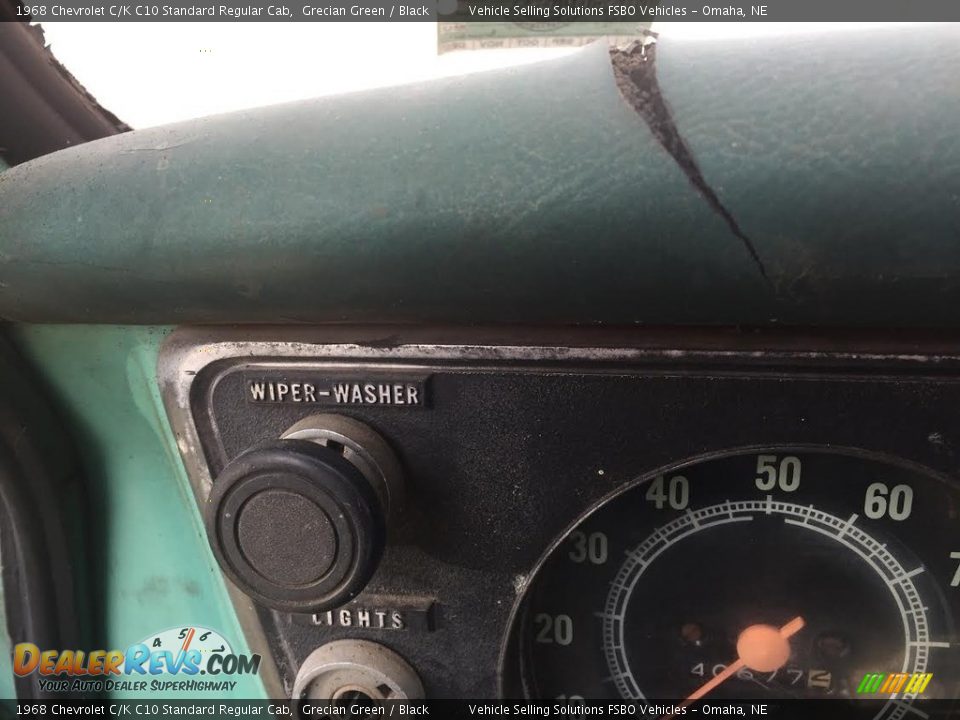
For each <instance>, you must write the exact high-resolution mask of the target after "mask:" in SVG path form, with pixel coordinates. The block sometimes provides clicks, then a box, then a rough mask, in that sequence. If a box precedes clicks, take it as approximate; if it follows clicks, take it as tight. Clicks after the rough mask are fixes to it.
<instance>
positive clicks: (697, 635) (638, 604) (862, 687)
mask: <svg viewBox="0 0 960 720" xmlns="http://www.w3.org/2000/svg"><path fill="white" fill-rule="evenodd" d="M958 506H960V502H958V491H957V489H956V488H955V487H954V486H953V485H952V484H951V483H949V482H948V481H947V480H945V479H943V478H940V477H938V476H935V475H934V474H932V473H929V472H926V471H925V470H924V469H922V468H918V467H916V466H912V465H909V464H907V463H901V462H896V461H893V460H890V459H886V458H882V459H881V458H877V457H875V456H867V455H865V454H861V453H857V452H853V451H848V452H836V451H824V450H819V449H810V448H804V449H764V450H758V451H752V452H749V453H739V454H736V455H728V456H723V457H714V458H711V459H707V460H704V461H701V462H697V463H694V464H691V465H687V466H683V467H679V468H677V469H674V470H672V471H670V472H665V473H663V474H660V475H657V476H655V477H651V478H647V479H645V480H643V481H642V482H638V483H637V484H635V485H633V486H631V487H630V488H628V489H627V490H625V491H623V492H621V493H620V494H618V495H616V496H615V497H613V498H611V499H609V500H607V501H606V502H605V503H603V504H602V505H601V506H600V507H598V508H597V509H595V510H594V511H593V512H591V513H590V514H589V515H587V516H586V517H585V518H584V519H583V520H582V521H581V522H580V523H579V524H578V525H577V526H576V527H575V528H574V529H572V530H571V531H570V532H569V533H568V534H567V535H566V536H565V537H564V538H563V540H562V541H560V542H559V543H558V544H557V545H556V546H555V547H554V549H553V550H552V551H551V553H550V554H549V555H548V557H547V558H546V559H545V560H544V561H543V563H542V565H541V566H540V568H539V570H538V571H537V573H536V574H535V576H534V578H533V579H532V581H531V583H530V585H529V587H528V590H527V593H526V596H525V598H524V601H523V605H522V607H521V611H520V612H519V613H518V620H517V627H516V628H515V632H518V633H519V634H520V635H519V642H518V643H517V644H516V646H517V647H518V648H519V649H520V652H521V654H522V659H521V667H522V672H523V675H524V684H525V688H526V691H527V692H528V694H529V695H531V696H533V697H544V698H570V697H585V698H626V699H636V700H644V699H647V700H650V699H657V700H661V699H662V700H666V699H673V700H684V699H690V698H698V697H705V698H709V699H723V698H727V699H747V698H766V699H786V698H861V697H862V698H869V699H871V700H877V699H884V700H888V701H889V702H887V703H885V704H884V705H883V709H882V710H881V711H880V712H879V714H877V715H876V717H878V718H887V717H894V716H896V717H899V716H900V715H902V713H903V712H904V711H905V708H906V707H907V706H908V705H909V703H911V702H912V701H913V700H914V699H915V698H916V697H918V696H922V697H941V698H942V697H956V695H957V689H958V688H957V680H958V673H957V670H958V659H957V642H958V641H957V637H956V627H955V621H956V618H957V613H958V611H960V532H958V529H960V528H958V519H957V510H958ZM871 676H873V677H874V679H870V678H871ZM877 677H879V678H880V679H879V680H877V679H876V678H877Z"/></svg>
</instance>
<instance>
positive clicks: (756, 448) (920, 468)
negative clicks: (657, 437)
mask: <svg viewBox="0 0 960 720" xmlns="http://www.w3.org/2000/svg"><path fill="white" fill-rule="evenodd" d="M758 453H769V454H779V455H784V454H792V453H817V454H821V455H843V456H846V457H851V458H861V459H864V460H870V461H873V462H878V463H884V464H887V465H892V466H895V467H898V468H900V469H903V470H907V471H910V472H914V473H918V474H922V475H925V476H927V477H929V478H930V479H934V480H937V481H939V482H941V483H944V484H946V485H947V486H949V487H952V488H955V489H960V482H957V481H955V480H953V479H952V478H951V477H949V476H948V475H946V474H945V473H942V472H939V471H937V470H934V469H933V468H931V467H929V466H927V465H924V464H923V463H919V462H915V461H912V460H907V459H905V458H902V457H900V456H897V455H895V454H892V453H884V452H879V451H875V450H866V449H864V448H858V447H852V446H846V445H843V446H838V445H825V444H818V443H796V442H794V443H789V442H785V443H763V444H751V445H745V446H741V447H735V448H729V449H725V450H718V451H712V452H707V453H702V454H700V455H696V456H694V457H692V458H687V459H685V460H680V461H678V462H674V463H669V464H667V465H663V466H661V467H658V468H656V469H654V470H651V471H649V472H645V473H643V474H641V475H639V476H638V477H636V478H634V479H633V480H630V481H628V482H626V483H624V484H623V485H621V486H620V487H619V488H617V489H615V490H613V491H611V492H609V493H607V494H606V495H605V496H604V497H602V498H601V499H600V500H598V501H596V502H594V503H592V504H591V506H590V507H589V508H588V509H587V510H585V511H584V512H582V513H581V514H580V515H578V516H577V517H576V519H575V520H574V521H573V522H572V523H570V524H569V525H567V527H566V528H565V529H564V530H563V532H562V533H561V534H560V535H559V536H558V537H557V538H555V539H554V541H553V542H551V543H550V545H549V546H548V547H547V549H546V550H545V551H544V552H543V553H542V554H541V556H540V558H539V559H538V560H537V562H536V564H535V565H534V567H533V569H532V570H531V571H530V573H529V574H528V575H527V576H526V578H525V579H524V584H523V590H522V592H520V593H518V594H517V598H516V601H515V602H514V604H513V607H512V608H511V610H510V615H509V619H508V621H507V632H506V633H505V634H504V638H503V643H502V645H501V650H500V661H499V664H498V680H499V692H500V696H501V697H508V696H509V695H508V694H507V691H508V690H509V689H510V688H508V685H507V683H508V682H510V680H511V679H512V680H513V681H514V682H515V683H516V687H517V688H519V689H520V690H522V692H523V697H524V698H526V699H532V698H533V697H534V696H533V695H532V694H531V693H530V688H529V669H528V668H526V667H525V664H526V663H527V662H528V659H527V657H526V653H525V652H523V648H522V646H521V645H520V642H521V641H520V638H521V636H523V634H524V632H525V629H526V623H527V614H526V613H525V612H524V606H525V604H526V602H527V597H528V595H529V593H530V590H531V588H532V587H533V586H534V583H535V581H536V578H537V575H538V574H539V573H540V572H541V570H542V569H543V567H544V565H545V564H546V563H547V561H548V560H549V559H550V558H551V557H552V556H553V554H554V553H555V552H556V551H557V550H558V549H559V548H560V547H561V546H562V545H563V544H564V543H565V542H566V541H567V540H568V539H569V537H570V534H571V533H572V532H574V531H575V530H576V529H577V528H579V527H580V526H581V524H582V523H584V522H586V521H587V520H588V519H589V518H590V517H591V516H592V515H593V514H595V513H597V512H600V511H601V510H602V509H603V508H604V507H606V506H607V505H608V504H610V503H612V502H614V501H616V500H617V499H618V498H620V497H622V496H623V495H625V494H627V493H629V492H631V491H632V490H634V489H635V488H637V487H639V486H640V485H643V484H644V483H647V482H650V481H651V480H654V479H655V478H657V477H658V476H660V475H666V474H669V473H673V472H676V471H679V470H684V469H686V468H690V467H693V466H697V465H701V464H706V463H709V462H712V461H715V460H723V459H725V458H732V457H741V456H744V455H752V454H758ZM511 655H512V656H513V657H511ZM511 662H513V663H516V669H515V670H514V671H513V674H514V675H516V677H515V678H510V677H509V675H510V674H511V672H510V670H508V667H509V664H510V663H511Z"/></svg>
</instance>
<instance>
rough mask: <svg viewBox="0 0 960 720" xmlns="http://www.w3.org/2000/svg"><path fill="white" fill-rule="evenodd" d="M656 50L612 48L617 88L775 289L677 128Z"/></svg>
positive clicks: (645, 46) (649, 46)
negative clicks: (660, 76)
mask: <svg viewBox="0 0 960 720" xmlns="http://www.w3.org/2000/svg"><path fill="white" fill-rule="evenodd" d="M656 48H657V46H656V43H648V44H643V43H642V42H635V43H632V44H631V45H630V46H629V47H627V48H624V49H617V48H611V50H610V61H611V63H612V64H613V70H614V75H615V77H616V81H617V87H618V88H619V89H620V93H621V95H623V97H624V99H625V100H626V101H627V102H628V103H629V104H630V106H631V107H632V108H633V109H634V110H636V112H637V114H638V115H640V117H641V118H643V120H644V122H646V123H647V126H648V127H649V128H650V131H651V132H652V133H653V136H654V137H655V138H656V139H657V142H659V143H660V145H661V146H663V149H664V150H666V151H667V152H668V153H669V154H670V157H672V158H673V159H674V161H675V162H676V163H677V165H679V166H680V169H681V170H682V171H683V173H684V174H685V175H686V176H687V179H688V180H689V181H690V184H691V185H693V186H694V187H695V188H696V189H697V191H698V192H699V193H700V195H702V196H703V198H704V199H705V200H706V201H707V204H708V205H710V208H711V209H712V210H713V211H714V212H715V213H717V214H718V215H719V216H720V217H722V218H723V220H724V221H725V222H726V223H727V227H729V228H730V231H731V232H732V233H733V234H734V235H735V236H736V237H737V238H739V239H740V241H741V242H742V243H743V246H744V247H745V248H746V250H747V252H748V253H750V257H751V258H752V259H753V262H754V264H755V265H756V266H757V269H758V270H759V271H760V274H761V275H762V276H763V279H764V281H765V282H766V283H767V284H768V285H770V286H771V287H772V283H771V281H770V277H769V276H768V275H767V269H766V267H765V266H764V264H763V260H761V259H760V254H759V253H758V252H757V248H756V246H755V245H754V244H753V241H752V240H751V239H750V238H749V237H748V236H747V234H746V233H745V232H744V231H743V229H742V228H741V227H740V224H739V223H738V222H737V220H736V218H735V217H734V216H733V213H731V212H730V211H729V210H728V209H727V208H726V206H725V205H724V204H723V203H722V202H721V201H720V197H719V196H718V195H717V193H716V191H715V190H714V189H713V188H712V187H710V184H709V183H708V182H707V180H706V178H705V177H704V176H703V172H701V170H700V166H699V165H698V164H697V160H696V158H695V157H694V156H693V152H692V151H691V150H690V147H689V146H688V145H687V143H686V141H685V140H684V139H683V136H681V135H680V131H679V130H678V129H677V126H676V123H675V122H674V120H673V114H672V113H671V111H670V107H669V106H668V105H667V102H666V100H665V99H664V97H663V93H661V91H660V85H659V83H658V82H657V71H656V53H657V49H656Z"/></svg>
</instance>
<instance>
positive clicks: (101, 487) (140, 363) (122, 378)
mask: <svg viewBox="0 0 960 720" xmlns="http://www.w3.org/2000/svg"><path fill="white" fill-rule="evenodd" d="M168 331H169V329H168V328H162V327H117V326H55V325H43V326H28V325H21V326H12V327H11V328H9V332H10V335H11V336H12V338H13V339H14V341H15V342H16V344H17V346H18V347H19V349H20V350H21V352H23V354H24V355H25V356H26V357H27V359H28V360H30V361H31V362H32V364H33V365H34V367H35V368H36V369H37V370H38V372H39V374H40V375H41V377H42V378H43V380H44V381H45V382H46V384H47V385H48V386H49V390H50V391H51V392H52V395H53V398H54V400H55V401H56V402H57V403H58V404H59V406H60V409H61V410H62V411H63V412H64V414H65V415H66V417H67V419H68V421H69V422H70V424H71V427H72V428H73V429H74V430H75V433H76V435H75V440H76V442H77V445H78V447H79V449H80V451H81V454H82V457H83V460H84V470H85V473H86V480H87V486H88V491H89V493H90V495H91V499H92V501H93V502H92V503H91V505H92V507H93V508H94V511H93V514H92V516H91V517H90V518H87V519H86V520H87V527H88V528H89V530H90V532H91V533H92V534H93V536H94V537H93V540H94V542H93V545H94V548H95V552H96V553H97V555H96V557H95V558H94V560H93V562H94V563H96V564H98V565H101V566H102V567H103V568H105V570H106V572H105V573H104V578H105V584H104V586H103V587H100V588H97V591H96V597H95V598H93V601H94V602H95V603H96V604H97V607H98V608H100V609H101V610H102V613H103V616H104V621H105V627H104V633H105V634H104V637H102V638H100V642H101V643H102V645H101V646H100V647H102V648H103V649H113V648H116V649H121V650H123V649H126V648H127V647H129V646H130V645H131V644H133V643H137V642H140V641H141V640H143V639H144V638H146V637H148V636H150V635H151V634H153V633H156V632H158V631H161V630H166V629H168V628H171V627H178V626H183V625H199V626H204V627H208V628H212V629H215V630H218V631H219V632H221V633H222V634H223V635H224V636H225V637H226V638H227V639H228V640H230V641H231V642H232V644H233V648H234V650H235V651H237V652H248V651H249V650H248V648H247V646H246V641H245V640H244V638H243V634H242V632H241V629H240V627H239V626H238V621H237V617H236V614H235V613H234V610H233V608H232V605H231V604H230V600H229V598H228V596H227V592H226V588H225V587H224V584H223V581H222V578H221V574H220V571H219V569H218V568H217V565H216V561H215V560H214V558H213V556H212V554H211V552H210V550H209V546H208V544H207V541H206V536H205V534H204V531H203V527H202V523H201V520H200V517H199V513H198V510H197V507H196V503H195V502H194V499H193V496H192V492H191V490H190V485H189V481H188V480H187V478H186V475H185V471H184V469H183V466H182V464H181V461H180V456H179V453H178V451H177V447H176V444H175V441H174V438H173V435H172V432H171V430H170V427H169V425H168V423H167V420H166V415H165V413H164V411H163V407H162V404H161V400H160V396H159V390H158V386H157V381H156V372H155V368H156V362H157V353H158V350H159V346H160V343H161V341H162V340H163V338H164V337H165V336H166V335H167V333H168ZM231 679H235V680H237V686H236V688H235V690H234V692H233V696H234V697H238V698H260V697H264V690H263V685H262V683H261V682H260V680H259V678H257V677H255V676H236V677H234V678H231ZM167 694H168V693H164V695H167ZM150 695H151V694H150V692H149V691H148V692H145V693H129V692H117V693H115V696H116V697H138V696H142V697H149V696H150ZM183 695H184V696H193V697H196V694H195V693H194V694H191V693H184V694H183ZM154 696H155V694H154ZM170 696H171V697H175V696H177V693H172V694H170Z"/></svg>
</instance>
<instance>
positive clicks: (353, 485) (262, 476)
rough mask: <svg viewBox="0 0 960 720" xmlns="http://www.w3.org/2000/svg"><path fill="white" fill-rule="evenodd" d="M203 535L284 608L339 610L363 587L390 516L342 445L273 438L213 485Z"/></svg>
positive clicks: (243, 584)
mask: <svg viewBox="0 0 960 720" xmlns="http://www.w3.org/2000/svg"><path fill="white" fill-rule="evenodd" d="M206 525H207V535H208V537H209V539H210V544H211V546H212V547H213V552H214V554H215V555H216V557H217V561H218V562H219V563H220V566H221V567H222V568H223V571H224V573H226V575H227V576H228V577H229V578H230V579H231V580H232V581H233V582H234V583H235V584H236V585H237V586H238V587H239V588H240V589H241V590H243V592H245V593H246V594H247V595H249V596H250V597H251V598H253V599H254V600H256V601H257V602H259V603H261V604H263V605H267V606H269V607H272V608H275V609H277V610H283V611H286V612H317V611H320V610H325V609H329V608H332V607H336V606H338V605H342V604H343V603H345V602H347V601H348V600H350V599H351V598H352V597H354V596H355V595H356V594H357V593H359V592H360V591H361V590H362V589H363V587H364V586H365V585H366V584H367V581H368V580H369V579H370V576H371V575H372V574H373V571H374V570H375V569H376V566H377V563H378V562H379V560H380V554H381V552H382V551H383V545H384V535H385V529H384V512H383V508H382V507H381V503H380V499H379V497H378V496H377V493H376V492H375V491H374V489H373V488H372V487H371V485H370V482H369V481H368V480H367V478H366V477H365V476H364V474H363V473H362V472H361V471H360V470H359V469H358V468H357V467H356V466H355V465H354V464H353V463H351V462H349V461H348V460H347V459H346V458H344V456H343V455H342V454H341V453H340V452H338V451H337V450H336V449H333V448H329V447H326V446H324V445H320V444H318V443H315V442H310V441H308V440H274V441H271V442H268V443H265V444H263V445H259V446H257V447H254V448H252V449H250V450H248V451H247V452H245V453H243V454H242V455H240V456H239V457H237V458H235V459H234V460H233V461H232V462H230V463H229V464H228V465H227V466H226V467H225V468H224V469H223V472H222V473H220V475H219V477H217V479H216V481H215V482H214V483H213V489H212V490H211V491H210V496H209V498H208V501H207V508H206Z"/></svg>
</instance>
